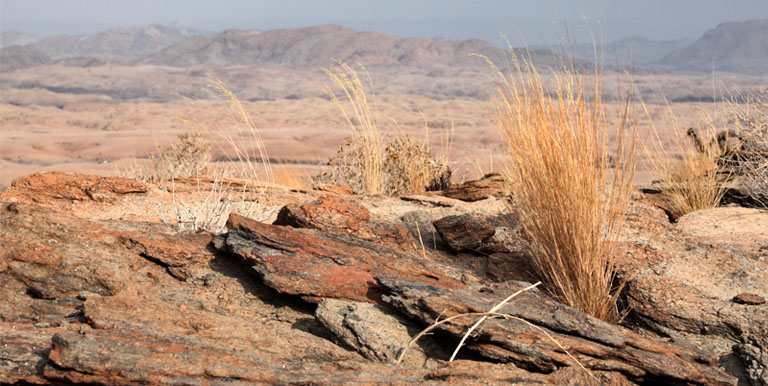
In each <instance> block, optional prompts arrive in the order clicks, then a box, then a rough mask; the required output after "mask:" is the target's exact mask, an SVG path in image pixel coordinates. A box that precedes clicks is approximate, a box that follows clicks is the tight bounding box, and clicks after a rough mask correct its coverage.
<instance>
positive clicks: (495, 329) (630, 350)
mask: <svg viewBox="0 0 768 386" xmlns="http://www.w3.org/2000/svg"><path fill="white" fill-rule="evenodd" d="M380 282H381V284H382V285H383V286H384V287H385V288H386V289H387V290H388V294H387V295H385V296H384V297H383V300H384V301H385V302H387V303H389V304H390V305H392V306H394V307H395V308H397V309H398V310H400V311H402V312H405V313H407V314H408V315H410V316H411V317H413V318H416V319H418V320H421V321H422V323H424V324H431V323H433V322H434V321H435V320H436V319H437V318H438V317H439V318H440V319H446V318H449V317H451V316H453V315H457V314H463V313H467V312H486V311H488V310H490V309H491V308H492V307H493V306H494V305H496V304H497V303H499V302H500V301H501V300H503V299H504V298H506V297H507V296H509V295H511V294H512V293H514V292H516V291H517V290H519V289H521V288H522V287H521V286H520V285H517V284H513V283H511V282H507V283H498V284H492V285H488V286H472V287H468V288H465V289H459V290H449V289H444V288H439V287H434V286H430V285H425V284H423V283H415V282H409V281H407V280H400V279H385V278H382V279H380ZM503 313H504V314H506V315H510V316H512V317H514V318H519V319H493V320H487V321H486V322H485V323H484V324H483V325H481V326H480V327H479V328H478V329H477V331H476V333H475V334H474V335H473V336H472V337H470V338H469V339H468V341H467V344H468V348H469V349H471V350H473V351H475V352H477V353H478V354H480V355H483V356H485V357H488V358H490V359H494V360H497V361H502V362H513V363H515V364H516V365H518V366H521V367H523V368H527V369H530V370H536V371H543V372H551V371H554V370H555V369H557V368H559V367H562V366H573V365H575V364H574V362H573V360H572V359H571V358H570V357H569V356H568V355H567V354H566V353H565V352H563V350H562V348H561V347H560V346H563V347H566V348H567V349H568V351H569V353H570V354H571V355H573V356H574V357H576V358H577V359H578V360H579V361H580V362H581V363H582V364H583V365H584V366H586V367H587V368H589V369H596V370H609V371H619V372H621V373H622V374H623V375H625V376H626V377H628V378H629V379H631V380H633V381H652V380H653V381H658V382H661V383H673V382H684V383H688V384H698V385H735V384H736V381H737V380H736V378H734V377H732V376H730V375H728V374H726V373H725V372H723V371H722V370H721V369H719V368H718V361H717V358H715V357H712V356H710V355H708V354H706V353H704V352H701V351H698V350H696V349H693V348H687V347H683V346H675V345H672V344H668V343H663V342H660V341H657V340H652V339H648V338H644V337H641V336H639V335H637V334H635V333H633V332H632V331H630V330H628V329H625V328H623V327H619V326H616V325H612V324H609V323H606V322H603V321H601V320H598V319H595V318H592V317H589V316H587V315H585V314H583V313H581V312H579V311H576V310H574V309H573V308H570V307H567V306H564V305H562V304H559V303H557V302H555V301H553V300H552V299H550V298H549V297H547V296H544V295H543V294H541V293H540V292H538V291H536V290H533V291H529V292H525V293H522V294H520V295H519V296H517V297H516V298H514V299H513V300H512V301H510V302H509V303H507V305H506V306H505V307H504V308H503ZM521 319H522V320H524V321H526V322H523V321H522V320H521ZM476 320H477V318H476V317H475V318H464V319H456V320H455V321H453V322H451V323H446V324H443V325H441V327H439V330H440V331H442V332H444V333H446V334H448V335H450V336H452V337H454V338H455V339H460V338H461V337H462V336H463V335H464V333H465V332H466V331H467V330H468V329H469V327H470V326H471V325H472V324H473V323H474V322H475V321H476ZM531 324H533V325H535V326H538V327H539V328H540V329H539V328H533V327H531ZM545 332H546V333H545ZM550 336H551V337H552V338H554V340H556V341H557V342H558V343H559V345H558V344H557V343H555V342H553V340H552V339H550Z"/></svg>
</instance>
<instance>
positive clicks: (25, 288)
mask: <svg viewBox="0 0 768 386" xmlns="http://www.w3.org/2000/svg"><path fill="white" fill-rule="evenodd" d="M188 183H189V184H190V186H192V184H195V185H196V184H198V183H199V181H194V182H192V181H190V182H188ZM209 185H210V183H208V184H207V185H206V183H205V181H203V183H202V186H203V189H205V187H206V186H208V188H210V186H209ZM268 189H269V194H268V201H267V202H266V204H268V205H267V206H268V207H266V208H265V211H266V212H268V213H272V215H271V216H266V217H263V218H260V219H258V220H260V221H257V220H256V219H253V218H248V217H246V216H244V215H241V214H236V213H233V214H231V215H230V216H229V219H228V223H227V231H226V232H225V233H223V234H220V235H213V234H210V233H206V232H197V233H188V232H179V231H178V230H179V228H178V227H177V226H176V225H174V224H173V223H166V222H164V221H163V219H168V218H172V216H171V214H172V209H164V208H166V207H165V206H163V205H161V203H164V202H165V203H167V202H170V201H171V197H172V194H171V193H170V192H169V191H168V190H164V187H163V186H152V185H144V184H141V183H138V182H136V181H132V180H128V179H119V178H106V177H96V176H84V175H71V174H63V173H47V174H38V175H33V176H29V177H25V178H22V179H19V180H17V181H15V182H14V183H13V185H12V186H11V187H10V188H8V189H7V190H5V191H4V192H3V193H2V194H0V201H2V203H0V245H2V254H0V342H1V344H0V383H11V384H68V383H88V384H126V385H127V384H202V385H208V384H222V383H234V384H265V383H266V384H347V383H350V384H371V383H393V384H414V383H425V384H433V383H435V384H436V383H450V384H509V383H515V384H570V385H577V384H579V385H585V384H614V385H626V384H633V383H637V384H699V385H736V384H745V385H748V384H755V385H765V384H768V381H767V380H766V379H767V378H766V377H768V374H766V372H765V368H766V365H768V351H766V350H768V342H767V341H766V339H767V338H768V332H767V331H766V329H767V328H766V326H768V308H767V307H768V305H766V304H761V303H760V301H759V300H760V299H764V298H765V297H766V296H767V295H768V277H767V275H768V261H767V260H766V255H768V253H767V251H768V231H766V230H765V229H762V228H760V229H758V228H756V226H749V227H746V226H739V225H738V224H743V223H744V221H748V222H749V223H750V224H767V223H768V212H765V211H758V210H745V209H743V208H717V209H713V210H711V211H705V212H698V213H694V214H691V215H689V216H686V217H683V218H681V219H680V221H679V222H678V223H677V224H671V223H669V221H668V218H667V217H666V215H665V214H664V213H663V211H661V210H660V209H658V208H656V207H655V206H653V205H652V203H651V201H649V200H648V199H647V198H646V197H645V196H644V195H642V194H641V193H637V194H636V195H635V196H634V197H633V200H632V205H631V210H630V213H629V220H628V225H627V228H626V230H625V232H624V234H623V236H622V240H621V241H620V243H621V247H622V248H621V251H622V254H623V255H622V259H621V265H620V270H621V273H622V276H623V277H625V278H627V279H628V282H627V289H626V296H625V299H624V302H623V303H624V305H626V306H629V309H630V313H629V315H628V317H627V319H626V321H625V323H624V324H623V325H622V326H617V325H612V324H608V323H605V322H602V321H600V320H596V319H594V318H591V317H589V316H587V315H585V314H583V313H581V312H579V311H577V310H574V309H572V308H570V307H567V306H565V305H562V304H560V303H557V302H555V301H554V300H552V299H551V298H550V297H548V296H547V295H546V293H545V292H544V291H541V290H539V289H535V290H531V291H528V292H525V293H522V294H521V295H519V296H518V297H516V298H515V299H513V300H512V301H511V302H509V303H508V305H506V306H505V307H504V308H502V309H501V311H500V312H502V313H503V314H505V315H507V317H506V318H505V319H491V320H488V321H486V322H485V323H484V324H482V325H481V326H480V327H479V328H478V329H477V330H476V331H475V333H473V334H472V335H471V336H470V337H469V338H468V339H467V342H466V348H463V349H462V350H461V351H460V353H459V359H458V360H457V361H455V362H451V363H448V362H447V358H448V356H449V355H450V353H451V352H452V351H453V349H454V348H455V347H456V343H457V342H458V340H459V339H461V336H462V335H463V334H464V332H466V331H467V329H468V328H469V326H470V325H472V324H473V323H474V322H475V321H476V320H477V318H476V317H465V318H458V319H455V320H453V321H452V322H450V323H445V324H443V325H441V326H440V327H438V329H437V330H436V331H435V332H436V333H435V334H434V335H429V336H426V337H424V338H422V339H421V340H419V341H418V342H417V343H416V344H415V345H413V346H411V348H410V349H409V350H408V352H407V353H406V355H405V357H404V361H403V362H402V363H401V364H399V365H397V364H394V360H395V358H397V357H398V356H399V355H400V354H401V353H402V352H403V349H404V348H405V346H406V345H407V344H408V342H409V341H410V339H411V338H412V337H413V336H415V335H416V334H417V333H418V332H419V331H420V330H422V329H423V328H425V327H426V326H427V325H429V324H431V323H433V322H435V321H436V320H438V319H441V320H442V319H445V318H448V317H451V316H454V315H458V314H461V313H466V312H485V311H488V310H489V309H490V308H491V307H493V306H494V304H496V303H498V302H499V301H500V300H501V299H503V298H505V297H507V296H508V295H510V294H511V293H514V292H515V291H517V290H519V289H520V288H522V287H524V286H527V285H528V284H529V282H530V280H532V279H531V278H530V274H529V273H528V272H527V271H526V264H525V255H524V253H523V252H522V249H521V247H520V245H521V243H523V242H524V240H523V239H522V237H521V235H520V234H519V232H518V230H517V228H516V225H515V222H514V219H511V218H510V216H509V214H508V213H507V211H508V209H507V207H506V204H505V202H504V198H500V196H502V194H501V192H500V191H499V192H497V193H496V194H494V193H493V192H488V193H487V194H484V197H485V198H482V197H481V198H478V199H477V200H474V201H472V202H465V201H460V200H456V199H451V198H445V197H440V196H410V197H403V198H383V197H358V196H352V195H337V194H336V193H334V192H333V189H324V190H317V191H310V192H297V191H291V190H290V189H288V188H281V187H277V186H272V187H269V188H268ZM174 191H175V192H176V193H175V194H177V195H185V194H187V195H192V194H197V192H196V190H192V189H185V182H184V181H177V185H176V186H175V189H174ZM497 196H499V197H497ZM257 198H258V197H255V198H253V199H254V200H256V199H257ZM261 202H262V203H264V202H265V201H264V199H263V197H261ZM163 210H168V211H171V213H167V212H163ZM433 223H434V225H433ZM462 227H463V228H464V229H465V230H466V231H465V233H476V235H477V236H476V237H469V236H468V235H465V234H462V233H461V232H460V229H461V228H462ZM523 280H527V281H523Z"/></svg>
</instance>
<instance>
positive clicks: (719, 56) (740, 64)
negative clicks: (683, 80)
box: [658, 20, 768, 74]
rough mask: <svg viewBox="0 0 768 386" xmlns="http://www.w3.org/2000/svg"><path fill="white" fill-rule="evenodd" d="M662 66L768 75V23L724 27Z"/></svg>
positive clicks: (709, 32)
mask: <svg viewBox="0 0 768 386" xmlns="http://www.w3.org/2000/svg"><path fill="white" fill-rule="evenodd" d="M658 64H659V65H661V66H665V67H669V68H671V69H674V70H681V71H716V72H722V71H726V72H745V73H758V74H760V73H763V74H768V20H750V21H746V22H742V23H723V24H720V25H718V26H717V27H716V28H714V29H711V30H709V31H707V32H705V33H704V35H703V36H702V37H701V38H699V39H698V40H696V41H695V42H693V43H692V44H690V45H688V46H686V47H684V48H682V49H679V50H677V51H674V52H672V53H670V54H668V55H666V56H665V57H664V58H662V59H661V60H660V61H659V62H658Z"/></svg>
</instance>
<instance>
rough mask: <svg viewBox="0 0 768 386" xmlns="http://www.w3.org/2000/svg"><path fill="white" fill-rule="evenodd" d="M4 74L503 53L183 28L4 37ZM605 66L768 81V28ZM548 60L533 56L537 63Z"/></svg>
mask: <svg viewBox="0 0 768 386" xmlns="http://www.w3.org/2000/svg"><path fill="white" fill-rule="evenodd" d="M0 41H2V44H3V48H2V50H0V68H1V69H2V70H3V71H9V70H13V69H18V68H23V67H29V66H39V65H47V64H53V63H55V64H61V65H67V66H79V65H87V66H95V65H100V64H102V63H105V62H118V63H121V64H125V65H136V64H141V65H160V66H172V67H189V66H273V67H295V68H317V67H322V66H328V65H329V64H330V63H331V60H332V59H340V60H343V61H346V62H350V63H354V62H361V63H364V64H366V65H368V66H379V65H383V66H387V65H403V66H410V67H419V68H440V67H466V66H484V65H485V63H483V61H482V60H480V59H478V58H474V57H470V56H469V54H471V53H478V54H482V55H486V56H488V57H490V58H491V59H494V60H496V61H497V63H498V62H499V61H500V60H501V59H502V58H503V56H504V50H502V49H500V48H497V47H496V46H494V45H492V44H490V43H488V42H486V41H483V40H450V39H425V38H402V37H396V36H392V35H387V34H383V33H379V32H373V31H355V30H352V29H349V28H345V27H341V26H337V25H321V26H315V27H307V28H296V29H278V30H270V31H258V30H228V31H225V32H222V33H218V34H204V33H203V32H201V31H198V30H194V29H190V28H187V27H184V26H180V25H169V26H162V25H149V26H146V27H137V28H122V29H112V30H106V31H102V32H99V33H96V34H92V35H76V36H72V35H62V36H52V37H46V38H36V37H34V36H31V35H27V34H24V33H23V32H19V31H2V32H1V33H0ZM605 48H606V51H605V57H606V60H607V61H609V62H610V61H611V60H612V58H613V57H614V56H616V55H618V57H619V58H626V57H628V56H629V53H630V52H631V53H632V55H631V56H632V58H633V59H634V63H636V64H637V65H639V66H642V67H647V68H659V69H662V70H665V71H711V70H712V68H713V66H714V69H715V71H724V72H747V73H760V72H764V73H768V20H753V21H747V22H740V23H724V24H721V25H719V26H717V27H716V28H714V29H712V30H709V31H707V32H706V33H705V34H704V35H703V36H702V37H701V38H699V39H698V40H696V41H690V40H685V39H683V40H672V41H652V40H648V39H645V38H642V37H632V38H626V39H621V40H618V41H616V42H612V43H607V44H606V45H605ZM574 51H575V53H576V55H577V56H578V57H579V58H584V59H587V60H589V59H592V58H593V57H594V55H593V54H592V47H591V45H580V46H577V47H576V48H575V50H574ZM544 56H551V54H548V53H547V52H545V51H535V52H534V59H537V58H543V57H544Z"/></svg>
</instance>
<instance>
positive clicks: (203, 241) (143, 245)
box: [118, 232, 213, 267]
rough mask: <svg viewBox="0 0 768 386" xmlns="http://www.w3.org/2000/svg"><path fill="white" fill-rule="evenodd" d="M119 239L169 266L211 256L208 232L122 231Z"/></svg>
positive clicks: (188, 263) (204, 259) (206, 258)
mask: <svg viewBox="0 0 768 386" xmlns="http://www.w3.org/2000/svg"><path fill="white" fill-rule="evenodd" d="M118 237H119V240H120V241H121V242H122V243H123V245H125V247H126V248H128V249H130V250H132V251H134V252H135V253H137V254H139V255H142V256H145V257H147V258H150V259H154V260H156V261H157V262H159V263H160V264H164V265H166V266H169V267H183V266H185V265H190V264H193V263H196V262H207V261H208V260H210V258H211V256H212V255H211V251H210V250H209V246H210V244H211V241H213V235H212V234H210V233H208V232H198V233H181V234H177V235H173V236H171V235H167V234H163V233H151V232H124V233H121V234H119V236H118Z"/></svg>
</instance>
